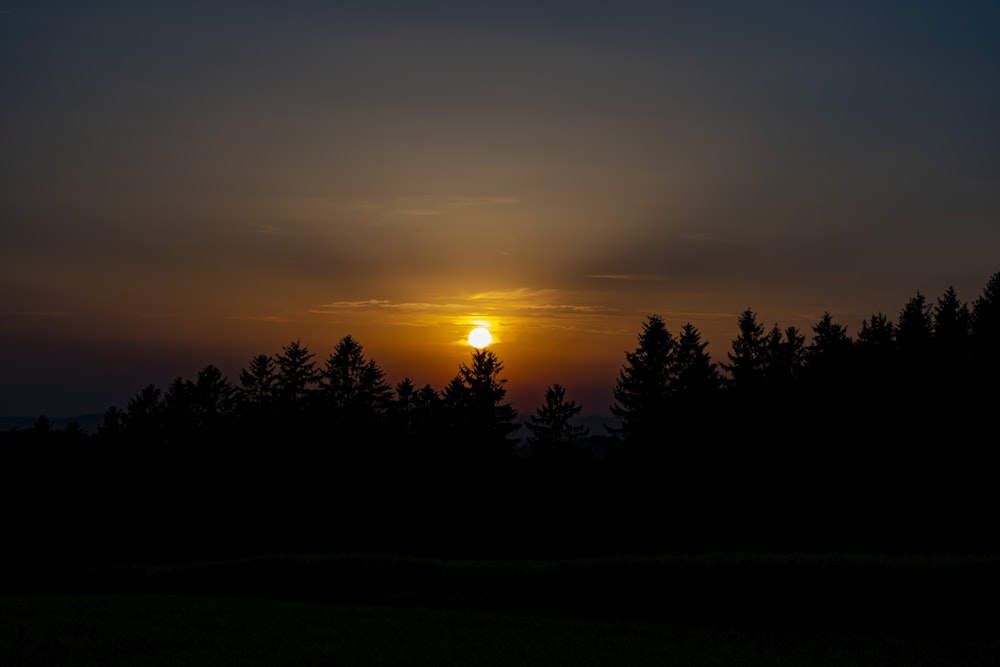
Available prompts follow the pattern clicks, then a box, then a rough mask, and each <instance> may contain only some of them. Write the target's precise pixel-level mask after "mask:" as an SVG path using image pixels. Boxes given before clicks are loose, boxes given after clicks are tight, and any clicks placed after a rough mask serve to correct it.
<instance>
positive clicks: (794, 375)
mask: <svg viewBox="0 0 1000 667" xmlns="http://www.w3.org/2000/svg"><path fill="white" fill-rule="evenodd" d="M805 341H806V337H805V336H804V335H802V334H801V333H799V330H798V329H797V328H796V327H788V328H786V329H785V330H784V331H782V329H781V327H779V326H778V325H777V324H775V325H774V327H772V328H771V331H770V332H769V333H768V334H767V338H766V341H765V344H764V347H765V351H764V356H765V361H764V383H765V384H766V385H767V387H768V391H770V392H771V393H772V394H773V395H774V396H775V397H776V398H777V399H778V400H779V401H785V400H788V398H789V397H791V396H793V395H795V393H796V392H797V390H798V388H799V384H800V382H801V381H802V374H803V370H804V367H805V360H806V348H805Z"/></svg>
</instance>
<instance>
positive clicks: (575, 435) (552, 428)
mask: <svg viewBox="0 0 1000 667" xmlns="http://www.w3.org/2000/svg"><path fill="white" fill-rule="evenodd" d="M582 409H583V407H582V406H580V405H578V404H577V403H576V401H567V400H566V389H565V387H563V386H562V385H560V384H554V385H552V386H551V387H549V388H548V389H547V390H546V391H545V404H544V405H542V406H541V407H539V408H538V410H537V411H536V412H535V414H533V415H531V416H530V417H529V421H528V423H527V424H526V426H527V427H528V430H529V431H530V432H531V435H530V436H528V445H529V446H530V447H531V450H532V453H533V454H534V455H536V456H542V457H546V456H558V455H559V454H563V453H566V452H568V451H571V450H573V449H574V448H576V447H578V446H579V445H580V440H581V439H582V438H584V437H585V436H586V435H587V433H588V432H589V429H588V428H587V427H586V426H582V425H575V424H572V423H570V420H571V419H573V418H574V417H576V416H577V415H579V414H580V411H581V410H582Z"/></svg>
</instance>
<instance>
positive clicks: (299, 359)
mask: <svg viewBox="0 0 1000 667" xmlns="http://www.w3.org/2000/svg"><path fill="white" fill-rule="evenodd" d="M314 357H315V355H314V354H313V353H312V352H310V351H309V348H307V347H306V346H304V345H302V344H301V343H300V342H299V341H297V340H295V341H292V342H291V343H289V344H288V345H285V346H284V347H283V348H281V353H279V354H278V355H277V362H278V381H277V388H278V396H279V399H280V400H281V403H282V407H283V408H284V409H285V410H288V409H298V410H302V409H305V408H306V407H307V406H306V402H307V399H308V398H309V397H310V396H311V394H312V392H313V390H314V389H315V385H316V382H317V381H318V380H319V371H318V370H317V369H316V362H315V361H314Z"/></svg>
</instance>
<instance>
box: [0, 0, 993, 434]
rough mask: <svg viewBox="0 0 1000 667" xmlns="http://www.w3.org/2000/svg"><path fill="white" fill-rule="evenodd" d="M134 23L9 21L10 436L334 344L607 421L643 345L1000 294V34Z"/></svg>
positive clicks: (857, 25)
mask: <svg viewBox="0 0 1000 667" xmlns="http://www.w3.org/2000/svg"><path fill="white" fill-rule="evenodd" d="M113 5H114V9H113V10H112V9H110V8H102V7H96V8H95V7H92V6H91V5H90V4H89V3H72V2H64V1H62V0H57V1H56V2H55V4H54V5H52V3H27V2H25V3H14V4H13V5H12V6H10V7H9V8H7V9H6V10H5V11H3V12H0V43H2V44H3V56H2V59H3V63H4V66H3V67H0V85H2V86H3V90H4V94H5V99H9V100H17V103H16V104H7V105H0V106H2V109H0V117H2V120H3V122H2V123H0V128H6V129H5V130H3V131H0V134H3V137H2V138H3V146H4V158H3V160H2V165H0V172H2V175H3V177H4V183H5V185H6V187H5V188H3V192H2V194H0V220H2V223H0V294H2V295H3V298H2V299H0V368H2V369H3V377H4V382H3V383H0V385H2V386H0V414H2V413H8V414H14V415H23V414H27V415H38V414H39V413H42V412H45V413H48V414H50V415H74V414H87V413H103V412H104V411H105V410H106V409H107V408H108V407H110V406H111V405H117V406H119V407H124V406H125V405H126V404H127V402H128V400H129V399H130V398H131V397H132V396H133V395H134V394H135V393H136V392H138V391H139V390H140V389H141V388H142V387H144V386H145V385H147V384H150V383H152V384H155V385H158V386H161V387H162V386H166V385H167V384H168V383H170V382H171V381H172V380H173V379H174V378H176V377H178V376H181V377H184V378H190V377H192V376H193V375H194V374H195V373H196V372H197V371H198V370H199V369H200V368H202V367H203V366H205V365H206V364H214V365H217V366H218V367H220V368H221V369H222V370H223V371H224V372H225V375H226V376H227V378H228V379H229V381H230V382H233V383H237V382H238V379H239V377H240V372H241V370H242V369H243V368H245V367H246V365H247V364H248V363H249V361H250V359H251V358H252V357H253V356H254V355H259V354H268V355H273V354H276V353H277V352H279V351H280V350H281V348H282V346H283V345H286V344H288V343H289V342H291V341H294V340H299V341H301V342H302V344H304V345H306V346H308V348H309V349H310V351H311V352H313V353H314V354H315V355H316V360H317V362H318V363H320V364H322V362H323V361H324V360H325V359H326V356H327V355H328V354H329V353H330V351H331V350H332V348H333V346H334V345H335V344H336V343H337V341H338V340H339V339H340V338H341V337H342V336H345V335H351V336H353V337H354V338H355V339H356V340H358V341H359V342H360V343H361V344H363V345H364V348H365V351H366V353H367V354H368V356H369V357H370V358H372V359H374V360H375V361H376V362H378V363H379V364H380V366H381V367H383V368H384V369H385V371H386V372H387V374H388V376H389V379H390V381H391V382H393V383H395V382H399V381H401V380H403V379H404V378H410V379H412V380H413V382H415V383H416V384H418V385H423V384H431V385H432V386H433V387H435V388H437V389H441V388H442V387H443V386H444V385H445V384H446V383H447V382H448V381H449V380H450V379H451V378H452V376H453V375H454V374H455V372H456V369H457V368H458V366H459V364H461V363H463V362H465V361H466V357H465V355H466V354H467V353H468V352H469V351H470V348H469V346H473V347H475V348H479V349H482V346H484V345H490V346H491V347H490V349H491V351H495V352H497V353H498V355H501V356H502V357H503V361H504V368H505V373H507V374H508V376H509V377H508V378H507V379H509V383H508V384H507V385H506V386H507V388H508V390H509V392H510V394H509V395H510V397H511V400H512V402H513V403H514V404H515V405H516V406H517V407H518V409H519V410H521V411H522V412H523V413H529V412H531V411H532V410H533V409H534V408H535V407H537V406H538V404H539V403H540V401H542V399H543V397H544V395H545V390H546V387H548V386H549V385H551V384H553V383H560V384H562V385H564V386H565V387H566V388H567V393H568V395H569V396H571V397H572V398H574V399H575V400H578V401H580V402H581V403H582V404H583V405H584V412H585V413H589V412H602V413H603V412H606V411H607V406H608V404H609V403H610V400H611V392H612V387H613V385H614V383H615V380H616V378H617V376H618V372H619V370H620V367H621V365H622V363H623V362H624V361H625V358H624V354H625V352H626V351H629V350H631V349H632V348H633V347H634V345H635V337H636V334H637V332H638V330H639V327H640V326H641V324H642V322H643V320H644V318H645V317H646V316H647V315H648V314H650V313H654V312H655V313H659V314H661V315H662V316H663V317H664V318H665V320H666V322H667V324H668V326H669V327H670V329H671V331H673V332H675V333H676V332H677V331H679V330H680V328H681V327H682V326H683V325H684V324H685V323H688V322H690V323H693V324H694V325H695V326H697V327H698V329H699V331H700V332H701V334H702V337H703V340H704V341H706V342H707V343H708V351H709V352H710V354H711V355H712V358H713V360H716V361H723V362H724V361H726V354H727V353H728V352H729V351H730V344H731V341H732V339H733V338H734V337H735V336H736V335H737V333H738V332H737V329H736V322H737V317H738V315H739V313H740V312H741V311H742V310H743V309H745V308H747V307H751V308H753V309H754V311H756V312H757V313H758V314H759V315H760V319H761V321H762V322H764V323H765V324H766V326H767V327H768V328H770V327H771V326H774V325H778V326H779V327H780V328H782V329H784V328H786V327H796V328H797V329H798V330H799V331H801V332H803V333H804V334H806V335H807V336H809V335H811V328H812V326H813V325H814V324H815V323H816V322H817V321H818V320H819V318H820V317H821V316H822V315H823V313H824V312H825V311H829V312H830V313H831V314H832V315H833V317H834V318H835V319H836V321H837V322H838V323H840V324H842V325H844V326H845V327H847V328H848V330H849V332H850V333H851V334H856V333H857V331H858V328H859V327H860V325H861V322H862V320H863V319H865V318H869V317H870V316H871V315H872V314H873V313H879V312H881V313H886V314H888V315H889V316H890V317H894V316H895V315H896V314H897V313H898V311H899V309H900V308H901V306H902V305H903V304H904V303H905V302H906V300H907V299H908V298H909V297H910V296H912V295H913V294H914V293H915V292H916V291H917V290H919V291H920V292H921V293H922V294H926V295H928V297H929V298H930V299H931V300H933V299H935V298H936V297H937V296H938V295H940V294H941V293H943V292H944V290H945V289H946V288H948V287H949V286H951V285H953V286H954V287H955V289H956V291H957V292H958V295H959V297H960V298H962V299H964V300H966V301H971V300H973V299H974V298H976V297H977V296H978V293H979V291H980V290H981V289H982V287H983V285H984V284H985V282H986V280H987V279H988V277H989V276H990V275H992V274H993V273H994V272H995V271H996V270H997V269H998V268H1000V267H998V265H997V253H996V249H997V248H998V247H1000V225H997V224H996V220H997V219H998V215H1000V199H998V197H997V195H996V187H995V184H996V182H997V175H998V174H1000V123H998V122H997V119H998V118H1000V96H998V95H997V94H996V92H995V91H996V85H995V83H996V80H997V73H998V72H1000V41H998V40H996V39H995V27H996V26H997V24H998V23H997V20H998V16H997V13H998V11H1000V10H998V6H997V5H996V4H995V3H978V4H975V3H974V4H973V5H970V6H969V7H963V9H962V11H953V12H952V11H945V10H942V11H941V12H940V15H938V14H939V13H938V12H923V11H922V10H918V9H913V11H910V10H909V8H908V9H907V11H905V12H901V13H898V14H897V13H894V12H890V11H889V10H888V9H885V8H884V7H882V6H881V5H879V7H867V6H865V7H864V8H863V9H859V8H857V7H853V6H851V5H849V4H848V5H843V4H840V3H833V4H830V5H829V6H825V8H824V9H822V10H821V11H819V10H817V13H815V14H814V13H813V10H812V9H807V8H806V7H805V6H804V5H803V6H800V5H797V4H794V3H793V4H791V5H788V6H787V7H785V8H784V9H781V10H778V9H775V8H770V7H769V8H768V9H766V10H765V9H763V8H757V7H754V8H750V7H749V6H748V5H746V4H745V3H735V2H729V3H724V5H725V6H724V7H722V8H719V7H715V6H714V5H713V7H712V8H711V9H709V8H705V7H702V6H701V5H700V4H698V3H693V4H690V6H687V5H685V6H683V7H682V6H679V5H676V4H675V3H638V2H632V1H631V0H623V2H622V3H615V4H613V5H612V4H604V3H598V4H589V3H582V4H579V3H577V4H574V5H573V6H572V10H571V11H570V9H569V8H560V6H559V5H558V4H554V5H549V4H547V3H525V2H521V1H520V0H511V1H510V2H505V3H499V4H498V3H438V2H430V3H395V4H394V5H393V7H392V8H391V9H390V8H389V7H388V6H386V7H381V6H380V5H379V3H375V5H370V4H369V3H313V4H309V5H302V6H298V3H294V2H293V3H291V5H289V6H288V8H287V9H286V8H285V6H284V5H282V9H281V10H280V11H279V10H277V9H266V8H264V7H263V6H259V5H258V4H257V3H249V4H245V5H240V6H239V10H238V11H236V10H233V11H228V10H226V9H223V8H220V9H218V10H215V9H212V10H208V9H206V6H205V5H203V4H201V3H192V2H187V0H179V1H178V2H172V3H167V4H164V5H162V6H161V7H158V8H157V9H156V10H155V11H154V10H151V9H150V8H149V7H148V6H147V5H146V3H113ZM376 5H378V8H376ZM293 6H294V8H293ZM52 7H57V9H53V8H52ZM923 9H926V8H923ZM748 26H752V29H749V28H748ZM917 36H920V38H919V39H918V38H917ZM929 62H933V64H934V66H933V67H928V63H929ZM871 91H878V95H872V94H871ZM898 119H906V122H905V123H900V122H897V120H898ZM475 327H482V328H484V329H486V330H487V332H488V333H489V334H490V335H491V337H492V342H489V341H486V342H484V340H485V338H483V339H480V338H478V336H482V334H477V337H476V338H475V339H473V338H471V337H470V336H469V332H470V330H471V329H473V328H475ZM71 376H72V377H71Z"/></svg>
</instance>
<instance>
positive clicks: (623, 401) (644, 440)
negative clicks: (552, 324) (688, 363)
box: [610, 314, 677, 452]
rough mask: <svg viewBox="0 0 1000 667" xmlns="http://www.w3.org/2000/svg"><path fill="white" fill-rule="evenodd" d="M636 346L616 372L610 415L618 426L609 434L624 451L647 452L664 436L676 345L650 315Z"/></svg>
mask: <svg viewBox="0 0 1000 667" xmlns="http://www.w3.org/2000/svg"><path fill="white" fill-rule="evenodd" d="M638 339H639V344H638V346H637V347H636V348H635V350H634V351H632V352H626V353H625V364H624V365H623V366H622V368H621V369H620V370H619V372H618V381H617V383H616V384H615V388H614V399H615V402H614V403H613V404H612V405H611V406H610V410H611V414H612V415H614V416H615V417H616V418H617V419H618V421H619V424H620V425H619V426H618V427H614V428H612V429H611V432H612V433H614V434H615V435H616V436H618V437H619V438H620V439H621V441H622V446H623V447H625V448H626V450H632V451H635V452H638V451H641V450H647V449H649V448H650V447H652V446H653V445H654V443H658V442H659V441H660V440H661V438H662V437H663V435H664V432H663V424H664V408H665V407H666V405H667V399H668V398H669V396H670V394H671V392H672V391H673V382H674V379H675V377H676V376H675V373H674V364H673V355H674V352H675V349H676V347H677V341H676V340H674V336H673V334H671V333H670V331H668V330H667V326H666V324H665V323H664V321H663V318H662V317H660V316H659V315H655V314H654V315H650V316H648V317H647V318H646V321H645V322H643V324H642V331H641V332H640V333H639V337H638Z"/></svg>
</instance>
